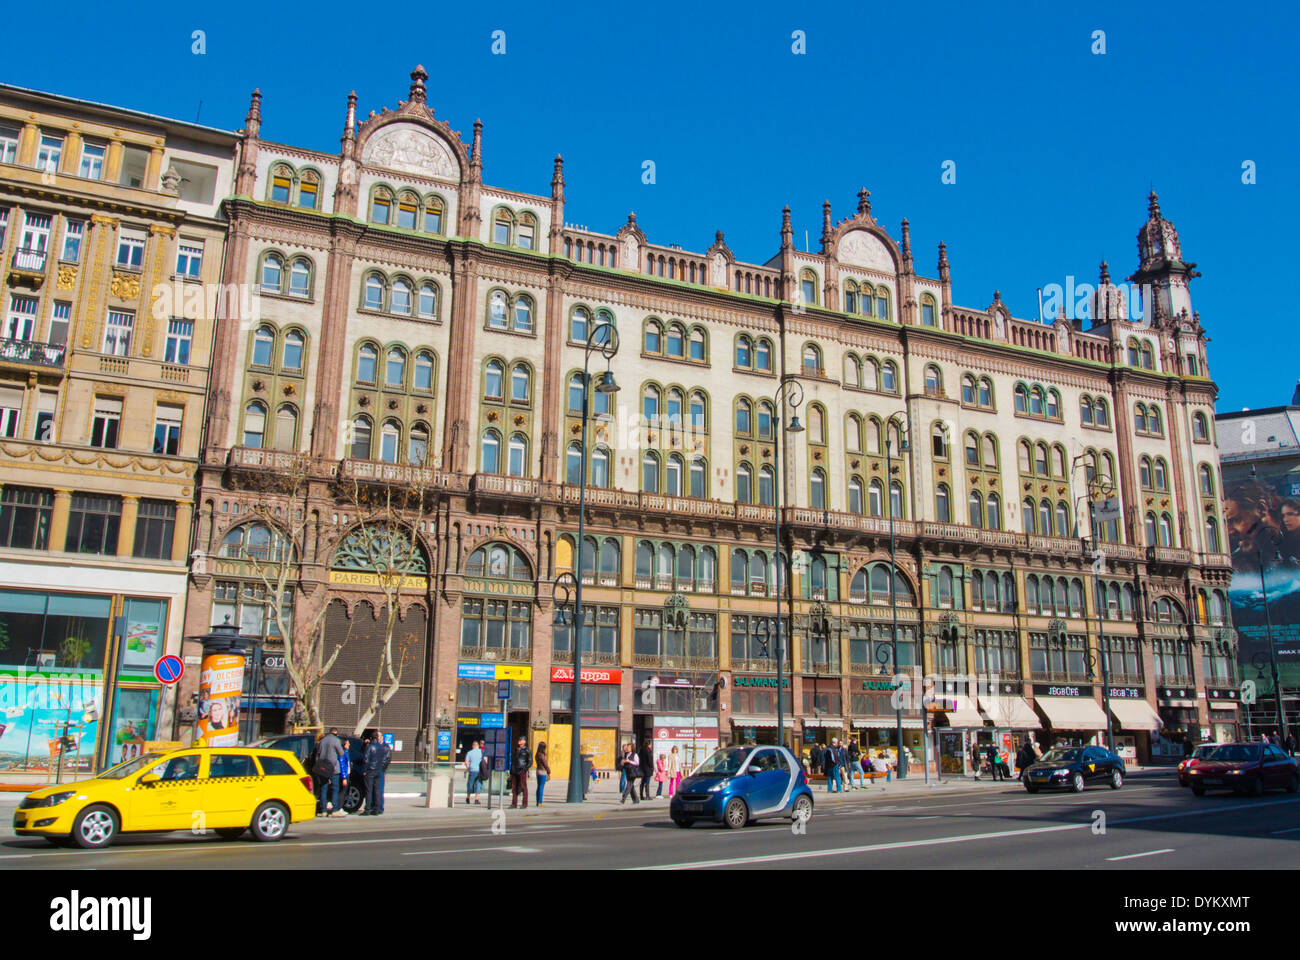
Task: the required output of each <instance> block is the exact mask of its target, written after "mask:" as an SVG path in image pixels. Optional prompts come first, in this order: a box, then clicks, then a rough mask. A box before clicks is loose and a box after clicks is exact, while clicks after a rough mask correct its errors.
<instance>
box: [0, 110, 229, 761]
mask: <svg viewBox="0 0 1300 960" xmlns="http://www.w3.org/2000/svg"><path fill="white" fill-rule="evenodd" d="M235 143H236V140H235V137H234V136H233V134H231V133H228V132H223V131H220V130H214V129H211V128H208V127H202V126H197V125H194V124H187V123H181V122H178V121H172V120H166V119H164V118H161V117H155V116H151V115H149V114H144V113H138V112H134V111H130V110H124V109H120V108H117V107H109V106H104V105H101V104H96V103H91V102H88V101H84V100H77V99H73V98H70V97H63V96H57V95H54V94H47V93H40V92H36V91H31V90H25V89H21V88H18V87H12V86H5V85H0V258H2V262H3V273H2V274H0V281H2V284H3V285H2V288H0V309H2V310H3V311H4V313H3V323H4V326H3V330H0V672H3V673H4V674H6V675H8V677H9V679H10V680H11V681H12V683H6V689H7V690H9V691H10V693H11V694H12V696H11V697H10V698H9V699H10V702H7V703H6V704H5V706H6V707H7V708H8V710H9V712H8V715H7V718H6V720H4V721H0V731H3V732H0V768H5V769H22V770H41V769H48V768H49V765H50V764H51V762H52V758H53V756H54V754H53V752H52V750H53V748H52V747H51V746H50V745H51V743H52V742H55V740H56V737H59V736H62V735H63V734H64V732H65V730H66V732H67V733H68V735H69V736H70V737H71V738H72V739H71V745H70V746H68V747H67V748H66V749H65V756H64V761H63V762H64V763H65V765H66V766H67V767H68V768H69V769H89V768H91V767H93V766H96V765H102V764H105V763H109V762H113V761H115V760H117V759H118V758H119V757H121V756H122V754H123V751H124V750H132V749H138V748H139V747H140V745H141V744H142V743H143V742H144V741H147V740H152V739H170V738H171V737H172V736H173V728H172V716H173V706H174V703H173V699H174V698H172V697H163V695H162V689H161V685H160V684H159V683H158V682H157V681H156V680H155V679H154V677H153V666H154V663H155V661H156V660H157V659H158V657H159V656H160V655H162V654H163V653H168V652H170V653H179V652H180V648H181V638H180V632H181V627H182V623H183V617H184V606H185V597H186V592H187V587H186V571H187V561H188V558H187V553H188V547H189V540H190V534H191V519H192V516H193V509H192V506H193V502H194V479H195V476H194V475H195V464H196V462H197V458H198V453H199V449H200V435H201V433H202V430H203V419H204V403H205V396H206V391H207V383H208V377H207V373H208V362H209V358H210V353H211V347H212V333H213V326H212V320H211V313H210V310H209V309H208V308H207V302H208V299H209V291H214V290H215V286H216V284H217V281H218V280H219V279H220V276H221V262H222V253H223V250H224V246H225V232H226V230H225V224H224V222H223V221H222V219H221V216H220V211H219V206H218V205H219V204H220V202H221V200H222V199H224V197H225V196H226V194H227V193H228V192H229V184H230V182H231V171H232V161H233V154H234V147H235Z"/></svg>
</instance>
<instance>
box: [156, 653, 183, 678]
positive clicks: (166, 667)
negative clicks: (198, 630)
mask: <svg viewBox="0 0 1300 960" xmlns="http://www.w3.org/2000/svg"><path fill="white" fill-rule="evenodd" d="M184 673H185V664H183V663H181V658H180V657H177V656H174V655H173V654H170V653H169V654H167V656H165V657H159V658H158V662H157V663H155V664H154V665H153V675H154V676H155V677H157V678H158V682H159V683H166V684H172V683H175V682H176V681H178V680H179V679H180V678H181V677H182V676H183V675H184Z"/></svg>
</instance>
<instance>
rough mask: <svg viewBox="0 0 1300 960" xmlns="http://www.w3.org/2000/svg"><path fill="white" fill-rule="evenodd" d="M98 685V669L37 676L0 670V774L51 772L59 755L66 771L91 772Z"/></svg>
mask: <svg viewBox="0 0 1300 960" xmlns="http://www.w3.org/2000/svg"><path fill="white" fill-rule="evenodd" d="M102 685H103V680H102V678H101V677H100V675H99V674H98V673H97V672H96V673H85V674H64V675H61V676H57V677H53V678H50V679H49V680H44V679H42V680H40V681H37V680H32V679H29V678H27V677H25V676H23V675H22V674H21V673H5V674H2V675H0V774H3V773H5V772H10V771H22V772H25V773H39V772H46V771H50V770H53V769H54V768H55V767H56V766H58V765H60V758H61V759H62V763H61V765H62V767H63V769H64V770H65V771H66V772H69V773H82V774H84V773H89V772H90V771H91V770H92V769H93V767H94V765H95V743H96V740H97V738H98V735H99V697H100V691H101V687H102ZM64 738H66V740H65V739H64Z"/></svg>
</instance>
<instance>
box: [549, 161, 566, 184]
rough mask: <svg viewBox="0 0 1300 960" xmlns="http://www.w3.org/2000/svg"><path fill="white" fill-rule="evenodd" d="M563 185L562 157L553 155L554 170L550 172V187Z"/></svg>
mask: <svg viewBox="0 0 1300 960" xmlns="http://www.w3.org/2000/svg"><path fill="white" fill-rule="evenodd" d="M562 186H564V157H562V156H561V155H560V154H558V153H557V154H556V155H555V172H554V173H552V174H551V187H552V188H554V187H562Z"/></svg>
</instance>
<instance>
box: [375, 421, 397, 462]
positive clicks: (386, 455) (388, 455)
mask: <svg viewBox="0 0 1300 960" xmlns="http://www.w3.org/2000/svg"><path fill="white" fill-rule="evenodd" d="M401 444H402V427H401V425H400V424H398V423H397V421H395V420H385V421H384V427H383V430H381V431H380V435H379V459H380V460H383V461H384V462H385V463H396V462H397V451H398V450H400V449H401Z"/></svg>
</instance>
